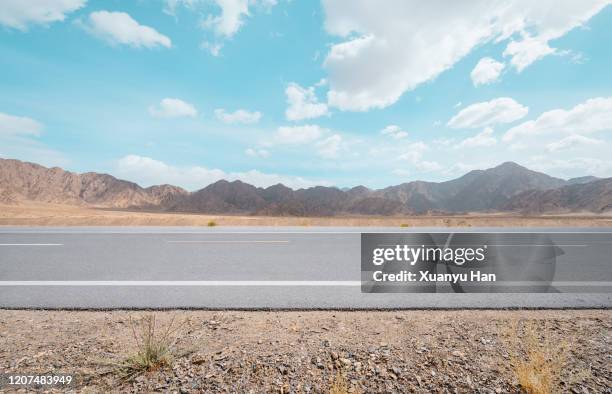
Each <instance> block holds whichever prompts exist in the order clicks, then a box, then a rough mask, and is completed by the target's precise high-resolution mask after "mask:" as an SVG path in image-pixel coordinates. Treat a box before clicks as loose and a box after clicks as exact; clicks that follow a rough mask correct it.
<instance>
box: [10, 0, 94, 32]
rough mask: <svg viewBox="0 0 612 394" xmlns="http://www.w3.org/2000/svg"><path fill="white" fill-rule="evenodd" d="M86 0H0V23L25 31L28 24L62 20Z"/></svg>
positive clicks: (45, 23)
mask: <svg viewBox="0 0 612 394" xmlns="http://www.w3.org/2000/svg"><path fill="white" fill-rule="evenodd" d="M86 2H87V0H44V1H42V0H2V1H0V24H1V25H4V26H7V27H10V28H14V29H18V30H22V31H25V30H27V28H28V25H31V24H42V25H47V24H49V23H52V22H58V21H63V20H64V19H66V15H67V14H69V13H71V12H74V11H76V10H78V9H79V8H81V7H83V6H84V5H85V3H86Z"/></svg>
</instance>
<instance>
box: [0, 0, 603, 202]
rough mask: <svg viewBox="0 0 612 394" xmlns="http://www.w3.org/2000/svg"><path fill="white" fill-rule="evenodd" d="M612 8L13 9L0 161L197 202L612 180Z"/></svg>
mask: <svg viewBox="0 0 612 394" xmlns="http://www.w3.org/2000/svg"><path fill="white" fill-rule="evenodd" d="M611 4H612V0H581V1H575V0H539V1H531V0H521V1H519V0H515V1H512V0H503V1H501V0H500V1H495V0H474V1H470V2H449V1H445V0H438V1H436V0H429V1H426V2H425V1H411V0H369V1H368V0H322V1H320V2H318V1H314V0H313V1H304V0H134V1H122V0H104V1H96V0H46V1H38V0H2V1H0V157H3V158H13V159H19V160H25V161H32V162H36V163H39V164H42V165H45V166H60V167H62V168H65V169H68V170H70V171H76V172H87V171H96V172H104V173H110V174H112V175H114V176H116V177H119V178H122V179H127V180H130V181H134V182H137V183H139V184H141V185H142V186H150V185H153V184H163V183H170V184H175V185H178V186H182V187H184V188H186V189H188V190H197V189H200V188H202V187H204V186H206V185H207V184H210V183H212V182H215V181H217V180H219V179H228V180H235V179H240V180H242V181H244V182H248V183H251V184H253V185H256V186H262V187H266V186H270V185H273V184H277V183H279V182H280V183H283V184H285V185H287V186H290V187H292V188H302V187H310V186H314V185H326V186H338V187H352V186H357V185H365V186H368V187H371V188H380V187H385V186H389V185H396V184H400V183H403V182H409V181H413V180H428V181H444V180H448V179H452V178H455V177H458V176H460V175H463V174H464V173H466V172H468V171H470V170H473V169H486V168H490V167H494V166H496V165H499V164H501V163H502V162H505V161H514V162H517V163H519V164H521V165H524V166H526V167H528V168H530V169H534V170H538V171H543V172H546V173H547V174H550V175H553V176H558V177H562V178H570V177H576V176H584V175H595V176H600V177H610V176H612V155H610V152H612V149H611V148H612V133H611V131H612V72H611V70H612V50H610V42H612V5H611Z"/></svg>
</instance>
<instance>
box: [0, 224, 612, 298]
mask: <svg viewBox="0 0 612 394" xmlns="http://www.w3.org/2000/svg"><path fill="white" fill-rule="evenodd" d="M456 230H457V231H474V232H478V231H481V232H487V231H497V232H513V231H516V232H525V231H529V232H533V231H539V232H540V231H541V232H558V233H559V234H560V236H561V235H563V234H564V233H583V232H588V233H597V237H598V239H599V242H600V243H610V242H612V230H607V229H601V230H600V229H544V228H538V229H486V228H480V229H476V228H470V229H456ZM362 231H363V232H404V231H405V232H452V231H453V229H447V228H444V229H440V228H437V229H433V228H418V229H398V228H327V227H326V228H321V227H318V228H313V227H300V228H294V227H282V228H278V227H277V228H270V227H248V228H247V227H241V228H232V227H217V228H189V227H180V228H177V227H172V228H167V227H164V228H160V227H156V228H143V227H133V228H126V227H122V228H114V227H98V228H82V227H65V228H48V227H46V228H42V227H41V228H25V227H3V228H0V307H2V308H208V309H227V308H230V309H277V308H278V309H323V308H325V309H336V308H338V309H364V308H373V309H374V308H376V309H378V308H385V309H387V308H389V309H391V308H392V309H401V308H516V307H525V308H591V307H594V308H602V307H603V308H609V307H610V306H612V293H610V289H611V286H607V287H600V290H598V291H597V292H592V293H588V294H586V293H578V294H577V293H559V292H557V293H546V294H514V293H506V294H482V293H476V294H452V293H446V294H422V293H421V294H411V293H395V294H367V293H362V292H361V287H360V278H361V272H360V233H361V232H362ZM565 251H566V256H564V259H563V262H564V263H562V264H561V260H560V261H559V264H558V270H557V277H555V280H558V281H564V280H573V281H576V280H578V281H585V283H586V282H589V281H599V282H598V283H608V284H612V255H610V254H606V255H596V256H588V259H585V257H584V256H585V255H584V250H579V249H578V248H574V249H572V248H566V250H565ZM586 260H588V261H589V263H588V264H589V265H588V266H587V267H585V264H584V261H586Z"/></svg>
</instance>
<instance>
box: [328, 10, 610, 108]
mask: <svg viewBox="0 0 612 394" xmlns="http://www.w3.org/2000/svg"><path fill="white" fill-rule="evenodd" d="M610 2H611V1H610V0H581V1H563V2H560V1H558V0H538V1H524V0H514V1H509V0H473V1H469V2H453V1H450V2H449V1H445V0H437V1H436V0H432V1H428V2H422V1H419V0H387V1H384V2H380V1H379V2H375V1H370V0H323V8H324V12H325V29H326V31H327V32H328V33H329V34H331V35H335V36H339V37H341V38H342V39H344V41H343V42H340V43H338V44H334V45H332V46H331V50H330V51H329V54H328V55H327V58H326V60H325V62H324V65H325V67H326V69H327V70H328V72H329V78H328V79H329V83H330V90H329V92H328V102H329V105H330V106H333V107H337V108H340V109H342V110H351V111H366V110H368V109H371V108H383V107H387V106H389V105H391V104H393V103H395V102H396V101H397V100H398V99H399V98H400V97H401V96H402V94H404V93H405V92H407V91H411V90H413V89H415V88H416V87H417V86H419V85H421V84H423V83H425V82H428V81H431V80H433V79H435V78H436V77H437V76H438V75H439V74H440V73H442V72H444V71H445V70H448V69H450V68H451V67H453V66H454V65H455V63H457V62H458V61H459V60H460V59H462V58H463V57H465V56H466V55H467V54H469V53H470V52H471V51H472V50H473V49H474V48H476V47H477V46H480V45H483V44H486V43H491V42H496V43H497V42H503V41H510V40H512V42H511V43H510V45H508V49H507V51H506V55H507V56H511V57H512V58H511V59H510V62H511V63H512V64H513V65H514V66H515V67H516V68H517V69H519V68H520V69H521V70H522V69H523V68H524V67H526V66H527V64H529V63H530V62H533V61H535V60H536V59H538V58H540V57H541V56H543V55H544V54H545V53H546V50H544V49H545V48H544V47H543V45H546V46H549V43H550V42H551V41H552V40H554V39H556V38H559V37H561V36H563V35H565V34H566V33H567V32H568V31H570V30H572V29H574V28H576V27H579V26H582V25H584V24H585V23H586V22H587V21H588V20H589V19H590V18H591V17H592V16H593V15H595V14H597V13H598V12H599V11H600V10H601V9H603V7H605V6H606V5H607V4H610ZM381 3H382V4H381ZM517 36H520V37H521V38H520V39H519V40H517V39H516V37H517ZM548 53H550V51H549V52H548Z"/></svg>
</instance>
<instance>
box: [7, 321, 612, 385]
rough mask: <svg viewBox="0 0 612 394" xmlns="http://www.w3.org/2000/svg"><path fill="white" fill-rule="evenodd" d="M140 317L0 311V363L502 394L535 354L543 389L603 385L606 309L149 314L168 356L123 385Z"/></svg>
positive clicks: (610, 376)
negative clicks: (165, 336)
mask: <svg viewBox="0 0 612 394" xmlns="http://www.w3.org/2000/svg"><path fill="white" fill-rule="evenodd" d="M147 313H148V312H128V311H112V312H70V311H13V310H0V370H2V372H4V373H7V372H11V373H15V372H21V373H24V372H27V373H35V372H39V373H50V372H64V373H74V374H76V375H77V378H78V383H77V387H76V388H75V389H76V390H77V391H79V392H126V391H134V392H151V391H163V392H180V393H186V392H329V388H330V387H331V385H332V384H333V383H334V381H340V382H343V383H345V384H346V385H347V388H348V392H432V391H434V392H482V393H500V392H504V393H506V392H519V391H521V386H520V385H519V380H518V378H517V376H518V374H517V372H516V370H517V368H518V366H519V365H520V364H521V363H522V362H526V361H528V360H531V359H533V357H534V354H536V355H537V354H544V356H545V357H544V361H545V362H547V363H548V362H550V363H553V360H554V359H556V360H561V361H560V363H559V364H555V365H554V368H555V370H554V371H553V372H554V373H558V374H559V376H558V379H555V380H554V382H553V389H552V391H554V392H574V393H593V392H609V390H610V387H612V363H611V362H610V354H612V346H611V342H610V332H611V328H612V312H611V311H605V310H587V311H398V312H372V311H370V312H333V311H326V312H321V311H317V312H314V311H313V312H239V311H238V312H237V311H231V312H229V311H228V312H206V311H164V312H157V313H156V318H157V330H158V332H161V331H162V330H164V329H165V328H166V327H168V325H169V324H170V321H171V320H172V319H173V321H174V323H173V326H172V327H174V329H175V330H176V331H174V333H172V334H171V335H170V337H171V342H172V345H171V349H172V351H173V354H175V358H174V361H173V362H172V365H171V366H169V367H163V368H160V369H158V370H155V371H152V372H147V373H145V374H143V375H141V376H139V377H137V378H136V379H135V380H133V381H131V382H129V381H124V380H122V379H121V378H120V376H119V374H118V372H117V370H116V369H115V367H113V366H112V365H111V364H112V363H121V362H122V360H124V359H125V358H126V357H128V356H130V355H131V354H133V353H134V352H135V351H136V349H137V345H136V342H135V339H134V335H133V333H132V327H135V328H136V330H137V331H138V327H139V326H138V324H139V323H138V322H139V317H142V316H143V315H146V314H147ZM130 317H133V322H132V321H131V320H130ZM134 322H135V323H134ZM529 335H533V336H534V337H533V338H532V339H534V341H530V340H529V339H528V336H529ZM525 351H527V353H525ZM538 352H539V353H538ZM549 360H550V361H549ZM0 391H2V390H1V389H0Z"/></svg>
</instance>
